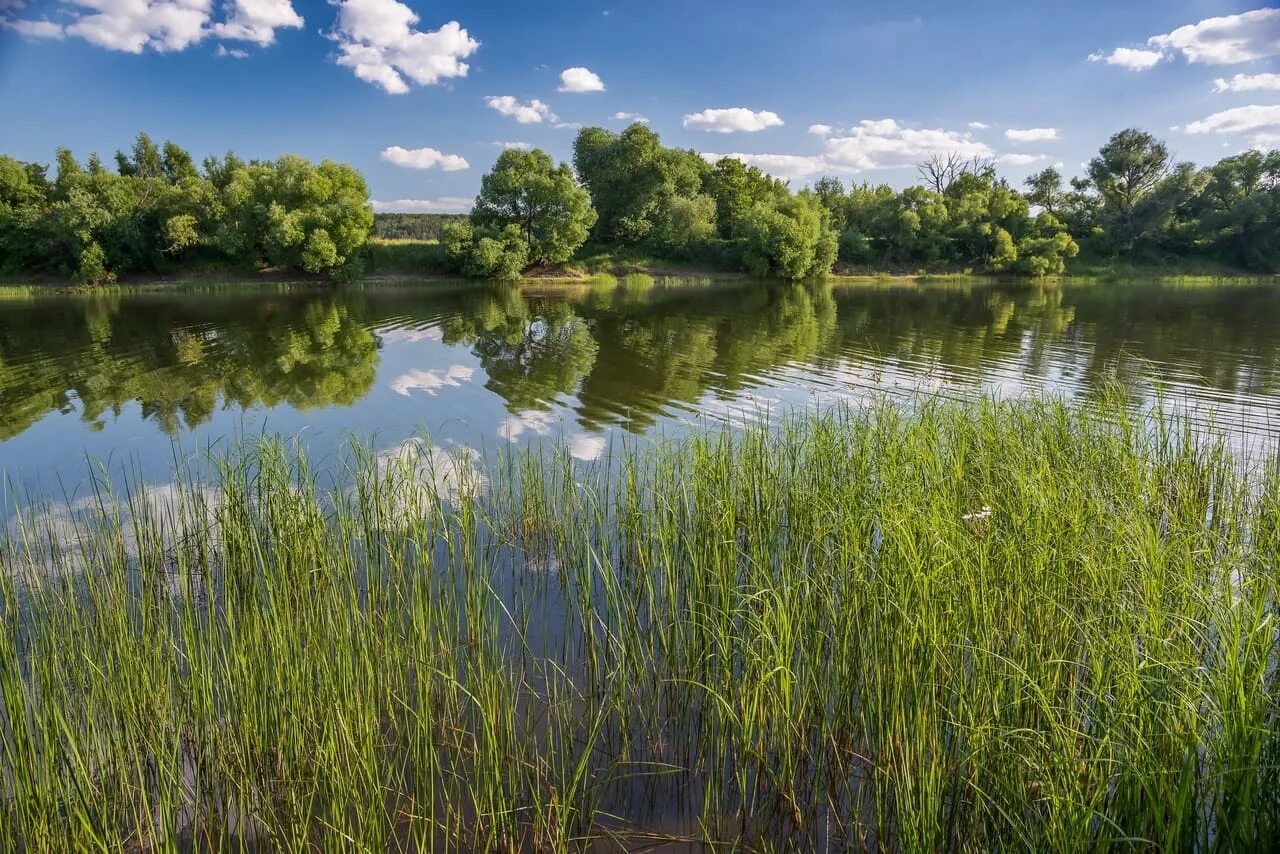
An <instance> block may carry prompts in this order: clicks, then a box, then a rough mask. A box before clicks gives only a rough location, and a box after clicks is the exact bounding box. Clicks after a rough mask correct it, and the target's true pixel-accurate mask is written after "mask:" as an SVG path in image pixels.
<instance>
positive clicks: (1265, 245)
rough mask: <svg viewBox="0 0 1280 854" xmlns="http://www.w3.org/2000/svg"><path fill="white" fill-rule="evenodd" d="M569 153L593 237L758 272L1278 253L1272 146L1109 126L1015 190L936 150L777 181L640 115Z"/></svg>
mask: <svg viewBox="0 0 1280 854" xmlns="http://www.w3.org/2000/svg"><path fill="white" fill-rule="evenodd" d="M574 164H575V166H576V167H577V171H578V177H579V179H580V180H581V181H582V184H583V186H585V187H586V188H587V189H588V190H589V191H590V193H591V200H592V204H593V205H594V206H595V208H596V210H597V211H598V212H599V214H600V218H599V221H598V222H597V224H596V227H595V229H594V231H593V233H592V242H593V244H594V245H595V246H598V247H600V248H605V249H611V248H626V249H636V250H640V251H643V252H645V253H647V254H649V255H651V256H653V257H656V258H660V259H668V260H674V261H681V260H699V261H702V262H704V263H707V264H711V265H714V266H719V267H728V268H732V269H740V270H745V271H748V272H752V273H756V274H760V275H765V274H768V275H775V276H782V277H785V278H799V277H801V276H807V275H813V274H818V273H824V272H827V271H829V270H831V269H832V267H833V265H835V264H837V263H838V264H839V266H841V267H843V268H846V269H859V268H862V269H873V270H917V269H952V270H972V271H978V272H987V273H1016V274H1020V275H1027V276H1044V275H1052V274H1057V273H1062V272H1063V271H1064V269H1065V265H1066V262H1067V260H1068V259H1069V258H1072V257H1074V256H1075V255H1077V254H1078V253H1079V252H1080V251H1081V250H1082V249H1083V250H1084V251H1085V252H1086V253H1087V254H1088V256H1089V257H1090V258H1091V259H1095V260H1098V261H1103V262H1106V261H1129V262H1134V263H1177V262H1181V261H1185V260H1187V259H1192V258H1195V259H1203V260H1206V261H1212V262H1217V263H1221V264H1226V265H1230V266H1232V267H1236V268H1241V269H1250V270H1259V271H1268V272H1269V271H1272V270H1274V269H1276V267H1277V266H1280V152H1274V151H1273V152H1271V153H1269V154H1264V153H1262V152H1257V151H1252V152H1246V153H1244V154H1240V155H1236V156H1234V157H1228V158H1226V159H1225V160H1222V161H1221V162H1219V163H1217V164H1216V165H1214V166H1211V167H1208V168H1204V169H1197V168H1196V167H1195V166H1194V165H1192V164H1189V163H1182V164H1176V163H1174V162H1173V159H1172V157H1171V156H1170V154H1169V152H1168V149H1167V148H1166V147H1165V146H1164V144H1163V143H1161V142H1159V141H1158V140H1156V139H1155V138H1154V137H1152V136H1151V135H1150V134H1147V133H1144V132H1142V131H1139V130H1126V131H1122V132H1121V133H1118V134H1116V135H1115V136H1113V137H1112V138H1111V139H1110V140H1109V141H1108V142H1107V144H1106V145H1105V146H1103V148H1102V149H1101V151H1100V152H1099V153H1098V156H1097V157H1096V158H1095V159H1094V160H1093V161H1092V162H1091V163H1090V164H1089V166H1088V170H1087V176H1085V177H1082V178H1078V179H1076V180H1074V181H1072V182H1071V183H1070V184H1069V185H1066V186H1064V179H1063V178H1062V176H1061V174H1059V173H1058V172H1057V170H1055V169H1046V170H1044V171H1043V172H1041V173H1039V174H1037V175H1033V176H1032V177H1031V178H1029V179H1028V180H1027V182H1026V186H1025V188H1024V189H1021V190H1020V189H1018V188H1016V187H1013V186H1011V185H1010V184H1009V183H1008V181H1006V180H1005V179H1003V178H1001V177H999V176H998V175H997V174H996V169H995V165H994V163H992V162H989V161H982V160H975V161H964V160H962V159H960V158H958V157H955V156H938V157H934V158H931V159H930V160H929V161H927V162H926V163H922V164H921V165H920V172H921V175H922V178H923V179H924V184H923V185H921V186H912V187H907V188H906V189H903V190H896V189H894V188H892V187H890V186H888V185H884V184H882V185H873V184H870V183H863V184H858V185H855V186H853V187H851V188H848V189H846V188H845V187H844V186H843V185H842V184H841V182H840V181H839V180H838V179H835V178H822V179H820V180H819V181H818V182H816V184H815V185H814V187H813V188H812V189H804V190H801V191H799V192H798V193H792V192H791V190H790V189H789V188H788V187H787V185H786V184H784V183H782V182H780V181H777V180H775V179H773V178H770V177H769V176H767V175H765V174H764V173H762V172H761V171H760V170H759V169H756V168H754V167H749V166H746V165H745V164H743V163H742V162H740V161H739V160H735V159H731V158H724V159H722V160H720V161H719V162H717V163H715V164H709V163H707V162H706V161H705V160H704V159H703V158H702V157H701V156H700V155H698V154H697V153H696V152H693V151H686V150H679V149H667V148H663V147H662V145H661V144H660V142H659V139H658V136H657V135H656V134H655V133H654V132H653V131H651V130H649V129H648V128H646V127H644V126H642V125H634V126H632V127H630V128H628V129H626V130H625V131H622V132H621V133H612V132H610V131H606V130H602V129H600V128H587V129H584V130H583V131H581V132H580V133H579V135H578V139H577V141H576V143H575V147H574Z"/></svg>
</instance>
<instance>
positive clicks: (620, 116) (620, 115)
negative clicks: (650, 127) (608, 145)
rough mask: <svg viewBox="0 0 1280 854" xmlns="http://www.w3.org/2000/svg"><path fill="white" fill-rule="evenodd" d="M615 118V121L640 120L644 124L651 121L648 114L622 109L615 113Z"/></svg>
mask: <svg viewBox="0 0 1280 854" xmlns="http://www.w3.org/2000/svg"><path fill="white" fill-rule="evenodd" d="M613 120H614V121H615V122H639V123H640V124H642V125H647V124H648V123H649V119H648V117H647V116H642V115H640V114H639V113H624V112H621V111H619V112H616V113H614V114H613Z"/></svg>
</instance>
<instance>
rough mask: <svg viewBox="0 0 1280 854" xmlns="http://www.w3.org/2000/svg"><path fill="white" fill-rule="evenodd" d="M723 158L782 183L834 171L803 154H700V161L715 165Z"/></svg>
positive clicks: (821, 159)
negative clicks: (728, 158)
mask: <svg viewBox="0 0 1280 854" xmlns="http://www.w3.org/2000/svg"><path fill="white" fill-rule="evenodd" d="M724 157H731V158H733V159H734V160H741V161H742V162H743V163H745V164H746V165H748V166H754V167H756V168H757V169H759V170H760V171H761V172H764V173H765V174H766V175H772V176H773V177H775V178H781V179H782V180H784V181H791V180H803V179H805V178H812V177H813V176H815V175H821V174H822V173H823V172H830V171H836V170H833V169H832V167H831V166H830V165H829V164H828V163H827V161H826V160H824V159H823V158H821V157H813V156H808V155H803V154H738V153H735V154H714V153H712V152H709V151H706V152H703V153H702V159H703V160H706V161H707V162H708V163H715V162H716V161H717V160H720V159H721V158H724Z"/></svg>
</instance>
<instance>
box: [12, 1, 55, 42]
mask: <svg viewBox="0 0 1280 854" xmlns="http://www.w3.org/2000/svg"><path fill="white" fill-rule="evenodd" d="M3 8H4V7H3V6H0V9H3ZM13 8H15V9H16V8H19V6H17V5H15V6H14V7H13ZM0 29H8V30H13V31H14V32H15V33H17V34H18V35H21V36H26V37H27V38H31V39H60V38H62V37H63V36H64V35H66V33H65V32H64V31H63V29H62V25H61V24H55V23H54V22H53V21H49V20H39V21H31V20H24V19H21V18H16V19H14V20H6V19H4V18H0Z"/></svg>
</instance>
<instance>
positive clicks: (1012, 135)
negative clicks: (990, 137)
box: [1004, 128, 1062, 142]
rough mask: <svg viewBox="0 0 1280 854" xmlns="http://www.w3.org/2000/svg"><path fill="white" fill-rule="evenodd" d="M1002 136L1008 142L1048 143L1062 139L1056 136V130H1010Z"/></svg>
mask: <svg viewBox="0 0 1280 854" xmlns="http://www.w3.org/2000/svg"><path fill="white" fill-rule="evenodd" d="M1004 136H1005V139H1007V140H1009V141H1010V142H1050V141H1052V140H1055V139H1062V137H1061V136H1059V135H1058V129H1057V128H1027V129H1026V130H1017V129H1015V128H1011V129H1009V130H1007V131H1005V132H1004Z"/></svg>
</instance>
